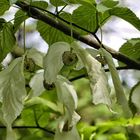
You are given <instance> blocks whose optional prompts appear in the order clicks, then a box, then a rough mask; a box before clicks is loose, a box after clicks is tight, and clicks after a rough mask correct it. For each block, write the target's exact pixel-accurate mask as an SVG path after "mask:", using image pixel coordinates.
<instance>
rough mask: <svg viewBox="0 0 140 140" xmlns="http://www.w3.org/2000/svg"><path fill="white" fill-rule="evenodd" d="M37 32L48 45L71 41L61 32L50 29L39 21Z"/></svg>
mask: <svg viewBox="0 0 140 140" xmlns="http://www.w3.org/2000/svg"><path fill="white" fill-rule="evenodd" d="M37 30H38V31H39V32H40V35H41V37H42V38H43V39H44V40H45V41H46V42H47V43H48V44H49V45H51V44H53V43H55V42H59V41H64V42H71V41H72V38H71V37H69V36H66V35H65V34H64V33H63V32H61V31H59V30H57V29H55V28H54V27H51V26H49V25H47V24H46V23H43V22H41V21H38V23H37Z"/></svg>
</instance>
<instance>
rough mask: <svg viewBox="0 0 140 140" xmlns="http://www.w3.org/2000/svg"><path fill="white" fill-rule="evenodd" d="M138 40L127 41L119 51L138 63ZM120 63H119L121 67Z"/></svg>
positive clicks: (139, 43) (139, 40) (139, 50)
mask: <svg viewBox="0 0 140 140" xmlns="http://www.w3.org/2000/svg"><path fill="white" fill-rule="evenodd" d="M139 46H140V38H132V39H130V40H127V42H125V43H124V44H123V45H122V46H121V48H120V49H119V51H120V52H121V53H123V54H125V55H126V56H128V57H129V58H131V59H133V60H135V61H137V62H139V63H140V47H139ZM121 64H122V63H120V65H121Z"/></svg>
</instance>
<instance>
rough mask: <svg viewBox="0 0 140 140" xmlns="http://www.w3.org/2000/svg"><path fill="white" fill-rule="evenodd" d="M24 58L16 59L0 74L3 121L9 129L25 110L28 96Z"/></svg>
mask: <svg viewBox="0 0 140 140" xmlns="http://www.w3.org/2000/svg"><path fill="white" fill-rule="evenodd" d="M22 61H23V58H17V59H15V60H14V61H13V62H12V63H11V64H10V65H9V67H8V68H7V69H5V70H3V71H2V72H0V87H1V90H0V98H1V102H2V112H3V119H4V122H5V125H6V126H7V128H10V127H11V125H12V123H13V121H14V120H15V119H16V118H17V116H18V115H19V114H20V113H21V111H22V109H23V99H24V98H25V96H26V90H25V79H24V76H23V62H22Z"/></svg>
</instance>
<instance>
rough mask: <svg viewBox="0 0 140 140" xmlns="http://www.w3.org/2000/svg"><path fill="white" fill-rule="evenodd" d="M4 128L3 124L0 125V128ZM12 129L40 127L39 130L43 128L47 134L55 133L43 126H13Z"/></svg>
mask: <svg viewBox="0 0 140 140" xmlns="http://www.w3.org/2000/svg"><path fill="white" fill-rule="evenodd" d="M1 128H2V129H5V128H6V127H5V126H0V129H1ZM12 128H13V129H27V128H30V129H40V130H43V131H45V132H47V133H48V134H49V135H54V134H55V133H54V132H53V131H51V130H48V129H46V128H44V127H40V126H13V127H12Z"/></svg>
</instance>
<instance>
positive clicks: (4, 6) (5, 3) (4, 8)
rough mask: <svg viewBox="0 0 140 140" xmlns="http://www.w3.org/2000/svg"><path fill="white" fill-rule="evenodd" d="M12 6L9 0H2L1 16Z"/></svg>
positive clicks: (0, 2)
mask: <svg viewBox="0 0 140 140" xmlns="http://www.w3.org/2000/svg"><path fill="white" fill-rule="evenodd" d="M9 8H10V4H9V2H8V1H7V0H1V1H0V16H1V15H3V14H4V13H5V11H7V10H8V9H9Z"/></svg>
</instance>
